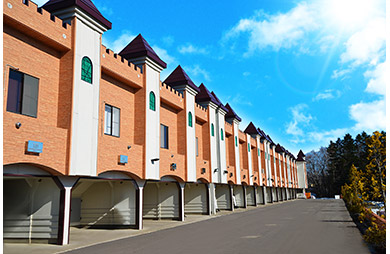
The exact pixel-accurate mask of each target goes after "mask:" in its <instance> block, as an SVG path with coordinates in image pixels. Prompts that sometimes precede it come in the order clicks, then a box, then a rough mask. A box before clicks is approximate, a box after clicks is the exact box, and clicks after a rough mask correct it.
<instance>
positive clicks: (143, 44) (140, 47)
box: [119, 34, 167, 69]
mask: <svg viewBox="0 0 390 254" xmlns="http://www.w3.org/2000/svg"><path fill="white" fill-rule="evenodd" d="M119 55H120V56H123V57H124V58H126V59H127V60H129V61H131V59H132V58H137V57H142V56H147V57H149V58H150V59H152V60H153V61H154V62H155V63H157V64H158V65H160V66H161V67H162V68H164V69H165V68H167V64H166V63H165V62H164V61H163V60H161V59H160V57H159V56H158V55H157V54H156V52H154V50H153V49H152V47H151V46H150V45H149V43H148V42H147V41H146V40H145V39H144V37H142V35H141V34H139V35H138V36H137V37H135V38H134V40H132V41H131V42H130V43H129V44H128V45H127V46H126V47H125V48H124V49H122V51H121V52H120V53H119Z"/></svg>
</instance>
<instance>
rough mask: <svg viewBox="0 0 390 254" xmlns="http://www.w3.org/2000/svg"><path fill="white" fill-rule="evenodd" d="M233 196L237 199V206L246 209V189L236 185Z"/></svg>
mask: <svg viewBox="0 0 390 254" xmlns="http://www.w3.org/2000/svg"><path fill="white" fill-rule="evenodd" d="M233 194H234V196H235V197H236V204H237V206H238V207H245V203H244V202H245V200H244V199H245V197H244V189H243V186H242V185H235V186H234V188H233Z"/></svg>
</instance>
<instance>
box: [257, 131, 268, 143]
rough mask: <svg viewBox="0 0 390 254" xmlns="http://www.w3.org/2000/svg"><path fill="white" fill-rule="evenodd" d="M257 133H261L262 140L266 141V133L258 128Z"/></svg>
mask: <svg viewBox="0 0 390 254" xmlns="http://www.w3.org/2000/svg"><path fill="white" fill-rule="evenodd" d="M257 131H258V132H259V133H260V140H262V139H265V137H266V135H265V132H264V131H263V130H262V129H260V128H257Z"/></svg>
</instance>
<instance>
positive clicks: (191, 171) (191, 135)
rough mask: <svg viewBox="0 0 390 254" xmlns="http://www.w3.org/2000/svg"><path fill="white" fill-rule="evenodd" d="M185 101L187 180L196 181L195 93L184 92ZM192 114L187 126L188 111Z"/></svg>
mask: <svg viewBox="0 0 390 254" xmlns="http://www.w3.org/2000/svg"><path fill="white" fill-rule="evenodd" d="M184 93H185V103H186V138H187V145H186V149H187V181H188V182H196V134H195V127H196V119H195V95H196V94H194V93H192V92H191V91H189V90H186V91H185V92H184ZM189 112H191V114H192V127H190V126H189V124H188V123H189V120H188V119H189V118H188V113H189Z"/></svg>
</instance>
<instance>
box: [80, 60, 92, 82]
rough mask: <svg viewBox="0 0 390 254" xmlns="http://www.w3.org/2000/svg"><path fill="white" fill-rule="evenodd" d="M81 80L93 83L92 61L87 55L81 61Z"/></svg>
mask: <svg viewBox="0 0 390 254" xmlns="http://www.w3.org/2000/svg"><path fill="white" fill-rule="evenodd" d="M81 80H84V81H85V82H88V83H90V84H92V61H91V59H89V58H88V57H86V56H84V57H83V60H82V62H81Z"/></svg>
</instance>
